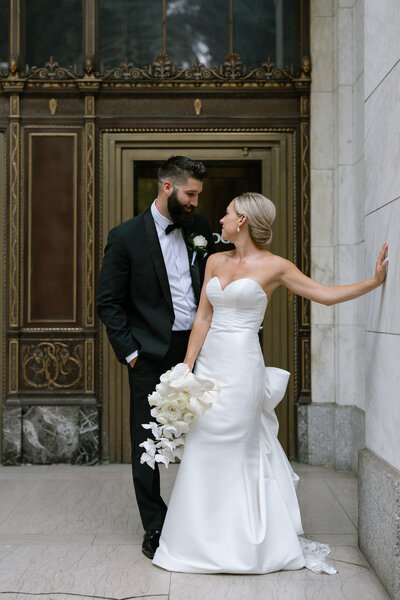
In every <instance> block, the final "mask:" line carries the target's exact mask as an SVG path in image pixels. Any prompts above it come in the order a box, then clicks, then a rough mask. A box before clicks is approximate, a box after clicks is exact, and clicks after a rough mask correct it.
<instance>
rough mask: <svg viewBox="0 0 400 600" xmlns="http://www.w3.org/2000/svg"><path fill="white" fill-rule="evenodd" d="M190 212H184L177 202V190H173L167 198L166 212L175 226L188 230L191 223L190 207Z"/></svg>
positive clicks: (191, 209) (191, 210)
mask: <svg viewBox="0 0 400 600" xmlns="http://www.w3.org/2000/svg"><path fill="white" fill-rule="evenodd" d="M189 208H190V212H188V211H186V210H185V207H184V206H183V205H182V204H181V203H180V202H179V200H178V192H177V190H175V189H174V190H173V192H172V194H171V195H170V196H169V197H168V212H169V216H170V217H171V219H172V220H173V222H174V223H176V225H178V226H179V227H183V228H188V227H190V225H191V224H192V223H193V207H192V206H190V207H189Z"/></svg>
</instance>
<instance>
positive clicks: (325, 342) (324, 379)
mask: <svg viewBox="0 0 400 600" xmlns="http://www.w3.org/2000/svg"><path fill="white" fill-rule="evenodd" d="M333 330H334V327H333V325H313V326H312V332H311V390H312V392H311V393H312V399H313V402H318V403H323V402H334V401H335V363H334V360H335V359H334V356H335V355H334V332H333Z"/></svg>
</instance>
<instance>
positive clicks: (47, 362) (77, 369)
mask: <svg viewBox="0 0 400 600" xmlns="http://www.w3.org/2000/svg"><path fill="white" fill-rule="evenodd" d="M21 362H22V382H21V386H22V387H24V388H25V389H32V388H34V389H42V390H56V389H71V388H79V389H80V388H82V373H83V347H82V343H76V342H70V343H69V344H67V343H65V342H56V341H55V342H39V343H36V342H33V343H26V344H24V345H23V346H22V356H21Z"/></svg>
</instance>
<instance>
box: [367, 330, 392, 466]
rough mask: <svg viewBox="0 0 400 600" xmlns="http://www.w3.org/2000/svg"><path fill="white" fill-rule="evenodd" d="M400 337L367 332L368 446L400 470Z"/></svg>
mask: <svg viewBox="0 0 400 600" xmlns="http://www.w3.org/2000/svg"><path fill="white" fill-rule="evenodd" d="M399 356H400V335H389V334H382V333H372V332H368V331H367V333H366V367H365V370H366V378H365V390H366V418H365V425H366V433H365V435H366V438H365V439H366V445H367V447H368V448H370V449H371V450H372V451H373V452H375V454H377V455H378V456H380V457H381V458H383V460H385V461H387V462H388V463H389V464H391V465H392V466H394V467H395V468H396V469H399V470H400V451H399V431H400V388H399Z"/></svg>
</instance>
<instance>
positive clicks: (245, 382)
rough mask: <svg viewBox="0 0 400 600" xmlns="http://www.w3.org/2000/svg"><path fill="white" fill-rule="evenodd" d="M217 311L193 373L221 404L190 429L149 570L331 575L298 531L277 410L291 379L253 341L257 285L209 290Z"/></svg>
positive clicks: (258, 309) (263, 301) (259, 308)
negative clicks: (267, 362)
mask: <svg viewBox="0 0 400 600" xmlns="http://www.w3.org/2000/svg"><path fill="white" fill-rule="evenodd" d="M206 291H207V296H208V298H209V300H210V302H211V304H212V305H213V309H214V313H213V319H212V323H211V327H210V330H209V332H208V334H207V337H206V339H205V341H204V344H203V347H202V349H201V352H200V354H199V356H198V358H197V361H196V367H195V374H196V375H199V376H201V377H206V378H209V379H213V380H215V381H216V383H217V385H218V387H219V388H220V395H219V398H218V400H217V401H216V402H215V403H214V404H213V405H212V407H211V408H210V409H209V410H208V411H207V412H206V413H205V414H204V415H203V416H201V417H198V418H197V419H196V420H195V421H194V422H193V423H192V424H191V430H190V432H189V433H188V434H186V440H185V448H184V454H183V458H182V461H181V464H180V466H179V470H178V474H177V478H176V482H175V486H174V489H173V492H172V496H171V499H170V503H169V507H168V512H167V516H166V519H165V523H164V526H163V530H162V534H161V538H160V545H159V548H158V549H157V551H156V553H155V556H154V559H153V563H154V564H155V565H158V566H160V567H163V568H164V569H167V570H169V571H180V572H187V573H254V574H255V573H269V572H272V571H278V570H281V569H300V568H302V567H304V566H307V567H309V568H311V569H312V570H314V571H317V572H320V571H325V572H334V569H332V568H331V567H329V566H328V565H327V564H326V563H325V560H324V558H325V556H326V555H327V554H328V553H329V548H328V547H327V546H325V545H323V544H316V543H315V542H309V541H307V540H304V539H303V538H299V537H298V536H299V535H300V534H302V533H303V529H302V525H301V518H300V512H299V505H298V502H297V496H296V491H295V486H296V483H297V481H298V477H297V475H296V474H295V473H294V471H293V469H292V468H291V466H290V464H289V461H288V460H287V458H286V455H285V453H284V451H283V449H282V447H281V445H280V444H279V441H278V438H277V433H278V422H277V419H276V416H275V412H274V408H275V406H276V405H277V403H278V402H279V401H280V400H281V399H282V397H283V395H284V393H285V390H286V386H287V381H288V378H289V373H288V372H287V371H283V370H281V369H276V368H266V367H265V366H264V360H263V356H262V352H261V348H260V344H259V340H258V330H259V327H260V325H261V323H262V321H263V319H264V313H265V309H266V306H267V297H266V294H265V293H264V291H263V289H262V288H261V286H260V285H259V284H258V283H257V282H256V281H255V280H253V279H249V278H242V279H237V280H235V281H233V282H231V283H230V284H229V285H227V286H226V287H225V288H224V289H221V285H220V282H219V279H218V278H217V277H213V278H212V279H210V281H209V282H208V284H207V290H206Z"/></svg>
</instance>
